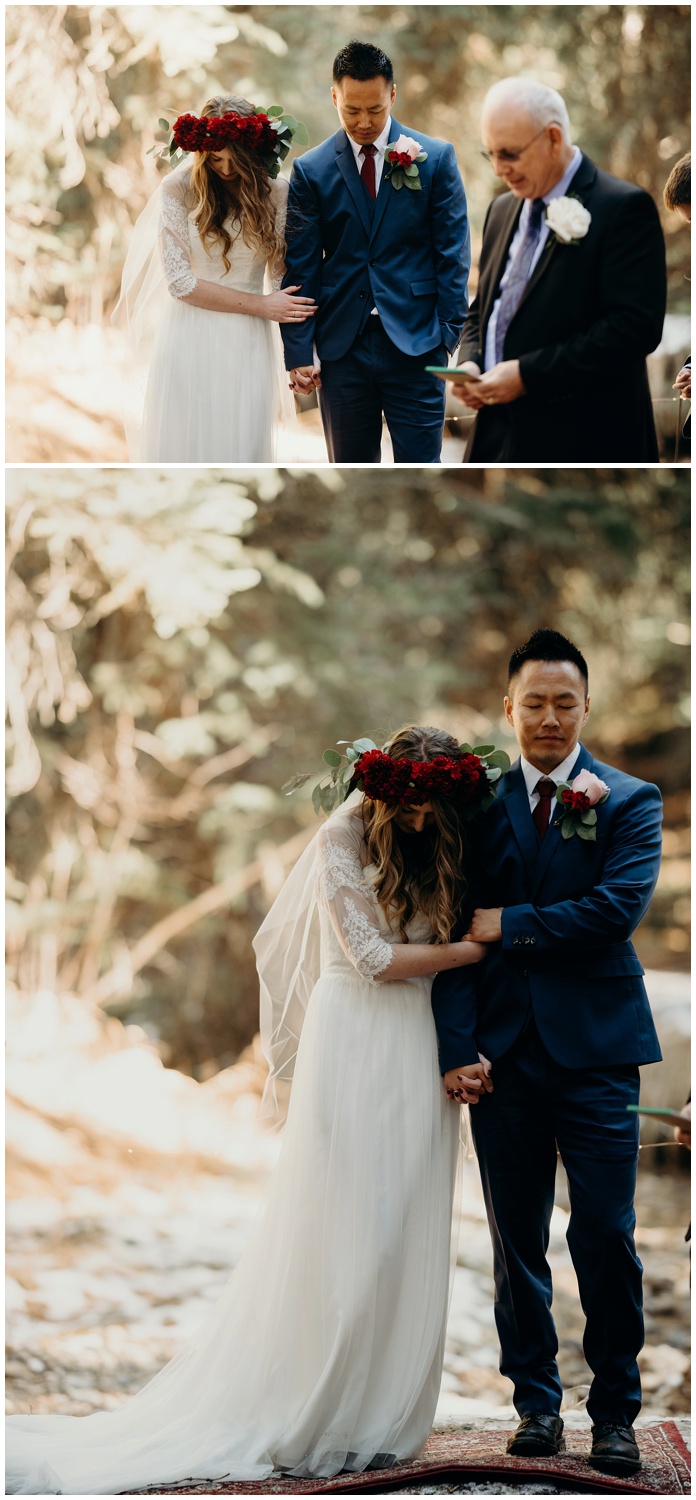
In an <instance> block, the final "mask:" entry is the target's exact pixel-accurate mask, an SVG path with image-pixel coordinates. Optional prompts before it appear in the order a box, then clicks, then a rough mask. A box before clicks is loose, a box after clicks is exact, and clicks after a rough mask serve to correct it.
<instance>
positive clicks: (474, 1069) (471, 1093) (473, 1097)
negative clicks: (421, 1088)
mask: <svg viewBox="0 0 696 1500" xmlns="http://www.w3.org/2000/svg"><path fill="white" fill-rule="evenodd" d="M443 1083H444V1085H445V1093H446V1094H447V1098H448V1099H456V1100H457V1102H458V1103H459V1104H478V1102H479V1099H480V1098H481V1095H482V1093H486V1094H492V1093H493V1084H492V1083H491V1065H490V1063H489V1062H488V1060H487V1059H486V1058H483V1059H482V1061H481V1062H477V1063H468V1064H467V1066H466V1067H465V1068H450V1070H449V1072H448V1073H445V1075H444V1078H443Z"/></svg>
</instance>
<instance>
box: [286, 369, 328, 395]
mask: <svg viewBox="0 0 696 1500" xmlns="http://www.w3.org/2000/svg"><path fill="white" fill-rule="evenodd" d="M288 373H289V375H290V390H291V391H300V392H301V393H302V394H303V395H305V396H306V395H308V394H309V392H310V391H315V390H316V391H318V390H319V387H320V386H321V365H320V364H318V363H317V364H314V365H298V366H297V368H296V369H295V370H290V371H289V372H288Z"/></svg>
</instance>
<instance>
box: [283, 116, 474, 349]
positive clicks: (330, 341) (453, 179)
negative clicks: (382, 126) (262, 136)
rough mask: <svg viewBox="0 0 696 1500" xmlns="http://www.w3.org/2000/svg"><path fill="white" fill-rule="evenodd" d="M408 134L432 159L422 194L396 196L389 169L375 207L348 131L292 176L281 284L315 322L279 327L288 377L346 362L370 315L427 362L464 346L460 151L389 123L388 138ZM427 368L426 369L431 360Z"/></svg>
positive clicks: (466, 259) (298, 164) (465, 241)
mask: <svg viewBox="0 0 696 1500" xmlns="http://www.w3.org/2000/svg"><path fill="white" fill-rule="evenodd" d="M401 134H404V135H411V136H412V137H413V138H415V139H416V140H418V141H420V143H421V145H422V147H423V150H424V151H427V153H428V157H427V161H423V162H419V163H418V172H419V176H420V182H421V188H420V190H419V191H413V190H412V189H410V188H407V187H401V188H400V189H396V188H394V187H393V186H392V184H391V181H390V180H389V179H388V178H387V175H386V163H385V167H384V169H383V171H382V177H381V180H380V185H379V189H378V192H377V199H376V201H375V202H374V203H373V202H372V200H371V199H370V196H369V194H368V192H367V191H366V188H365V185H364V183H363V182H362V181H361V179H360V173H359V171H358V167H357V164H356V161H355V157H354V155H353V152H352V150H351V146H350V143H349V140H348V136H347V135H346V132H345V130H339V131H337V133H336V135H334V136H331V138H330V139H329V140H328V141H324V142H323V143H322V145H321V146H316V147H315V149H314V150H313V151H307V152H305V155H304V156H302V157H299V158H298V159H297V160H296V161H295V163H294V165H293V169H292V176H291V178H290V194H289V198H288V218H287V242H288V249H287V256H286V264H287V273H286V276H285V279H284V281H283V286H297V285H299V284H301V285H302V296H303V297H314V299H315V300H316V302H318V304H319V313H318V315H317V317H316V318H309V319H308V320H307V322H306V323H302V324H300V325H299V326H297V327H296V326H295V325H294V324H292V323H282V324H281V328H280V331H281V333H282V336H283V343H284V345H285V363H286V365H287V367H288V369H293V368H294V367H295V366H296V365H308V364H311V362H312V344H313V343H316V347H317V352H318V354H319V356H320V358H321V359H326V360H333V359H340V358H341V357H342V356H343V355H344V354H346V353H347V352H348V350H349V349H350V347H351V345H352V344H353V343H354V342H355V339H356V338H357V336H358V333H359V332H360V331H361V329H362V326H363V324H364V322H365V320H366V317H367V316H369V313H370V311H371V309H372V308H373V307H376V308H377V311H378V312H379V315H380V318H381V320H382V324H383V326H384V328H385V329H386V332H387V333H388V335H389V338H390V339H391V340H392V343H394V344H396V346H397V348H398V349H401V350H402V352H403V353H404V354H409V355H425V354H427V353H428V352H429V351H430V350H434V349H438V348H439V347H440V345H441V344H443V343H444V344H445V345H446V346H447V349H448V350H449V352H450V353H452V351H453V350H454V349H456V347H457V343H458V341H459V338H460V335H461V331H462V327H463V324H464V319H465V317H466V312H467V307H468V299H467V283H468V279H469V268H470V264H471V253H470V245H469V226H468V220H467V211H466V196H465V193H464V186H463V183H462V179H461V177H460V175H459V168H458V166H457V158H456V156H455V154H454V147H453V146H450V145H449V144H448V143H447V142H446V141H437V140H434V139H433V138H432V137H431V136H426V135H423V133H422V131H420V130H418V131H412V130H409V129H408V127H407V126H405V125H399V123H398V121H397V120H392V127H391V132H390V140H392V141H395V140H396V139H397V138H398V136H399V135H401ZM424 363H425V361H424Z"/></svg>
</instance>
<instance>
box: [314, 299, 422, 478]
mask: <svg viewBox="0 0 696 1500" xmlns="http://www.w3.org/2000/svg"><path fill="white" fill-rule="evenodd" d="M446 364H447V350H446V348H445V345H444V344H441V345H440V346H439V347H438V348H436V349H432V350H430V352H429V353H427V354H419V355H411V354H403V353H402V351H401V350H400V349H397V347H396V344H393V343H392V341H391V339H390V338H389V336H388V334H386V333H385V331H384V329H383V327H382V324H381V322H380V319H379V318H378V317H372V316H370V317H369V318H368V319H367V323H366V324H365V327H364V329H363V331H362V333H360V334H358V337H357V338H356V340H355V343H354V344H353V345H352V346H351V348H350V349H349V350H348V353H347V354H344V355H343V356H342V358H341V359H333V360H331V359H327V360H322V365H321V390H320V392H319V406H320V409H321V418H322V422H323V424H324V435H325V437H326V446H327V449H328V454H329V458H330V460H331V463H334V464H378V463H379V461H380V445H381V441H382V413H384V418H385V421H386V424H387V427H388V428H389V433H390V436H391V440H392V443H393V446H394V459H395V461H396V463H405V464H408V463H414V464H436V463H439V461H440V453H441V450H442V433H443V428H444V423H445V382H444V380H439V379H438V377H437V375H428V374H426V370H425V366H426V365H446Z"/></svg>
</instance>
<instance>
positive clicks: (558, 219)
mask: <svg viewBox="0 0 696 1500" xmlns="http://www.w3.org/2000/svg"><path fill="white" fill-rule="evenodd" d="M546 223H547V224H548V227H549V230H550V232H551V234H555V236H556V239H557V240H558V241H559V242H560V244H561V245H575V244H577V242H578V240H584V238H585V235H586V234H587V231H588V229H589V227H590V224H591V223H592V215H591V213H590V212H589V210H588V209H586V208H585V205H584V203H581V202H580V199H579V198H552V199H551V202H550V203H549V204H547V208H546Z"/></svg>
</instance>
